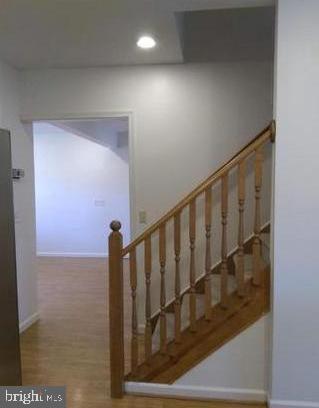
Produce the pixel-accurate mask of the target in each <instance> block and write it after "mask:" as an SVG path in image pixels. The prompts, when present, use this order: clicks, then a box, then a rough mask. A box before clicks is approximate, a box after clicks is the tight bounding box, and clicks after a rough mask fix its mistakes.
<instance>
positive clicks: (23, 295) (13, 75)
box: [0, 62, 38, 329]
mask: <svg viewBox="0 0 319 408" xmlns="http://www.w3.org/2000/svg"><path fill="white" fill-rule="evenodd" d="M0 127H2V128H7V129H9V130H10V131H11V144H12V163H13V166H14V167H17V168H22V169H24V170H25V177H24V178H23V179H21V180H19V181H14V184H13V189H14V211H15V232H16V255H17V281H18V303H19V320H20V328H22V329H24V328H26V327H27V326H28V325H29V324H30V323H32V322H33V321H34V320H36V319H37V318H38V313H37V296H36V271H35V228H34V180H33V177H34V175H33V146H32V137H30V133H29V132H28V130H30V129H26V128H24V127H23V126H22V124H21V123H20V121H19V76H18V73H17V71H15V70H13V69H11V68H10V67H9V66H7V65H6V64H4V63H1V62H0Z"/></svg>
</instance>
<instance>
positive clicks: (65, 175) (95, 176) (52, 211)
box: [33, 117, 130, 258]
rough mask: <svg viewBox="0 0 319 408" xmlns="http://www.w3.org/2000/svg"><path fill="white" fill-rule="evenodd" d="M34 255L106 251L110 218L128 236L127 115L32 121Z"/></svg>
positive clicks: (82, 254)
mask: <svg viewBox="0 0 319 408" xmlns="http://www.w3.org/2000/svg"><path fill="white" fill-rule="evenodd" d="M33 136H34V163H35V196H36V233H37V254H38V256H49V257H84V258H87V257H97V258H99V257H100V258H103V257H106V256H107V248H106V235H107V233H108V228H109V224H110V222H111V221H112V220H113V219H119V220H120V221H121V223H122V230H121V231H122V234H123V241H124V244H125V243H128V242H129V239H130V199H129V143H128V137H129V122H128V118H127V117H118V118H112V117H110V118H104V119H92V120H64V121H50V122H34V124H33Z"/></svg>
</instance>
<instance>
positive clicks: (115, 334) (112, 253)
mask: <svg viewBox="0 0 319 408" xmlns="http://www.w3.org/2000/svg"><path fill="white" fill-rule="evenodd" d="M110 228H111V230H112V232H111V234H110V235H109V320H110V376H111V397H112V398H121V397H122V396H123V386H124V323H123V257H122V249H123V238H122V234H121V232H120V229H121V223H120V222H119V221H112V222H111V224H110Z"/></svg>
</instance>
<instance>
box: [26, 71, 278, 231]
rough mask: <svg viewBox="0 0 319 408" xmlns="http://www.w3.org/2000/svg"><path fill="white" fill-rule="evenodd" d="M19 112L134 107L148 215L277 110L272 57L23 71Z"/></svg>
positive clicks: (43, 114)
mask: <svg viewBox="0 0 319 408" xmlns="http://www.w3.org/2000/svg"><path fill="white" fill-rule="evenodd" d="M23 78H24V88H23V101H22V116H23V117H24V118H26V119H28V118H29V119H36V118H42V119H51V118H61V117H63V116H65V115H66V116H76V115H81V114H85V115H92V116H94V115H99V114H100V115H103V113H105V112H117V111H132V114H133V131H132V138H133V139H132V144H133V145H132V148H133V151H132V155H133V158H132V160H133V166H134V186H133V189H132V190H134V191H132V193H133V194H134V199H135V206H134V208H133V210H134V214H133V215H134V220H133V221H134V222H133V224H134V225H133V227H134V228H133V234H134V235H136V234H137V233H139V232H140V231H141V230H142V229H143V228H145V227H146V225H138V224H137V222H136V221H137V215H138V211H139V210H142V209H143V210H146V212H147V221H148V223H151V222H153V221H154V220H156V219H157V218H158V217H159V216H160V215H161V214H163V213H164V212H165V211H166V210H167V209H169V208H170V207H171V206H172V205H174V204H175V202H176V200H178V199H180V198H181V197H183V196H184V195H185V194H186V193H188V192H189V190H190V189H191V188H192V187H194V186H195V185H196V184H197V183H198V182H199V181H201V180H202V179H203V178H204V177H206V176H207V175H209V174H210V173H211V172H212V171H213V170H214V169H216V168H218V167H219V166H220V165H221V164H222V163H223V162H224V161H225V160H226V159H228V158H229V157H230V156H231V155H232V154H234V153H235V152H236V151H238V149H239V148H241V147H242V146H243V145H244V144H245V143H247V142H248V141H249V140H250V139H251V138H252V137H253V136H254V135H255V134H256V133H257V132H258V131H260V130H261V129H262V128H263V127H264V126H265V125H267V124H268V123H269V121H270V119H271V118H272V64H271V63H237V64H236V63H229V64H222V63H221V64H190V65H167V66H165V65H163V66H153V67H125V68H120V67H117V68H105V69H83V70H81V69H78V70H31V71H25V72H24V73H23Z"/></svg>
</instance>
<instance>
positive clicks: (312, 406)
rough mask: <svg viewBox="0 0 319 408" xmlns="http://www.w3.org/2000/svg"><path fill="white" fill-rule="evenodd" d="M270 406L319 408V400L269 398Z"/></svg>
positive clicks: (278, 407) (271, 407) (272, 407)
mask: <svg viewBox="0 0 319 408" xmlns="http://www.w3.org/2000/svg"><path fill="white" fill-rule="evenodd" d="M268 407H269V408H319V402H310V401H309V402H308V401H286V400H273V399H270V400H268Z"/></svg>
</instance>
